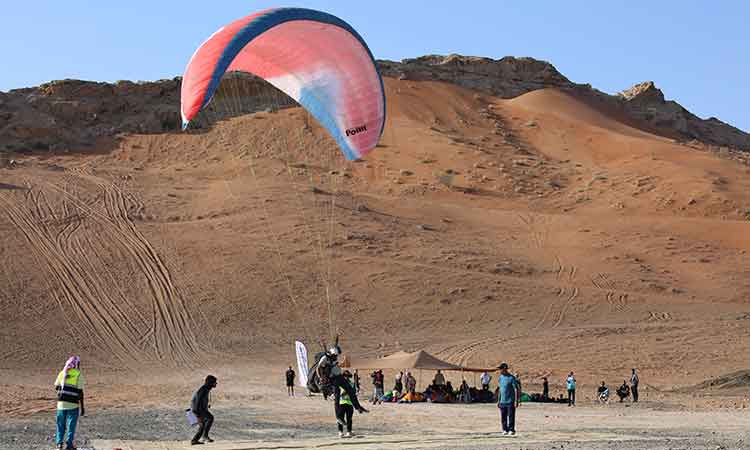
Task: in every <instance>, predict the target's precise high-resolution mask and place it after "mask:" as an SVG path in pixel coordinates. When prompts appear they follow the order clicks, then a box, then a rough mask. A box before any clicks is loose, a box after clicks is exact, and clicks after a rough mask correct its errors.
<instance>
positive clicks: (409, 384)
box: [404, 372, 417, 394]
mask: <svg viewBox="0 0 750 450" xmlns="http://www.w3.org/2000/svg"><path fill="white" fill-rule="evenodd" d="M404 384H405V385H406V392H407V393H409V394H414V393H415V392H416V391H417V379H416V378H414V375H412V374H411V372H406V381H405V383H404Z"/></svg>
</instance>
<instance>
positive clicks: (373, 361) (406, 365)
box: [339, 350, 494, 372]
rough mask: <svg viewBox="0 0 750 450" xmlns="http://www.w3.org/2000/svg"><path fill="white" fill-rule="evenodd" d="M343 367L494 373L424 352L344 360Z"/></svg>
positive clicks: (347, 358)
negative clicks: (464, 365) (460, 364)
mask: <svg viewBox="0 0 750 450" xmlns="http://www.w3.org/2000/svg"><path fill="white" fill-rule="evenodd" d="M339 365H340V366H341V367H347V368H351V369H395V370H401V369H418V370H456V371H461V372H484V371H488V372H490V371H493V370H494V369H477V368H471V367H463V366H459V365H457V364H453V363H449V362H448V361H443V360H442V359H439V358H437V357H435V356H433V355H431V354H429V353H427V352H426V351H424V350H419V351H416V352H414V353H408V352H397V353H394V354H392V355H389V356H385V357H383V358H370V359H365V358H349V357H348V356H346V357H344V358H343V361H341V363H340V364H339Z"/></svg>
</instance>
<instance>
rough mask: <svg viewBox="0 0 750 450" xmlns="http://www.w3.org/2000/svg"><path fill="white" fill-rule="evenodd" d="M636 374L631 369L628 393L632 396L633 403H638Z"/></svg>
mask: <svg viewBox="0 0 750 450" xmlns="http://www.w3.org/2000/svg"><path fill="white" fill-rule="evenodd" d="M639 382H640V380H639V379H638V374H637V373H636V372H635V368H634V369H633V374H632V375H630V393H631V394H633V403H638V383H639Z"/></svg>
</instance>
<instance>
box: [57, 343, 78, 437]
mask: <svg viewBox="0 0 750 450" xmlns="http://www.w3.org/2000/svg"><path fill="white" fill-rule="evenodd" d="M55 390H56V391H57V417H56V419H57V420H56V422H57V431H56V433H55V444H56V446H57V448H59V449H61V448H63V442H64V443H65V448H66V449H67V450H75V448H76V446H75V436H76V428H77V426H78V418H79V417H83V416H84V415H85V408H84V404H83V375H82V374H81V358H79V357H78V356H71V357H70V358H68V360H67V361H66V362H65V366H64V367H63V369H62V370H61V371H60V373H58V374H57V378H56V379H55ZM66 431H67V439H66Z"/></svg>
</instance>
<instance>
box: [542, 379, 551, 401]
mask: <svg viewBox="0 0 750 450" xmlns="http://www.w3.org/2000/svg"><path fill="white" fill-rule="evenodd" d="M542 400H544V401H547V400H549V380H547V377H542Z"/></svg>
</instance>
